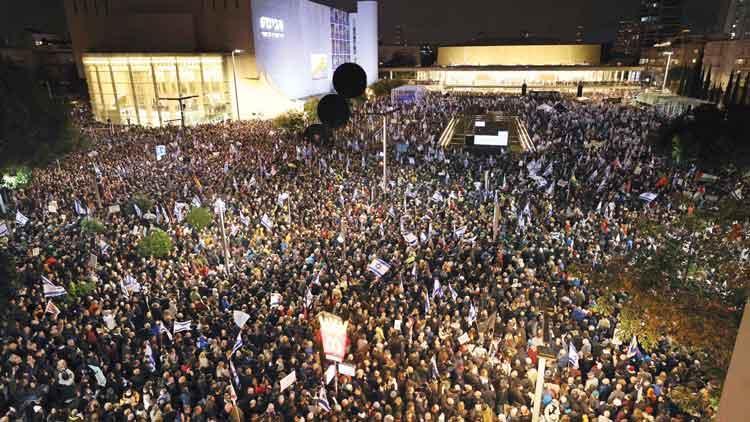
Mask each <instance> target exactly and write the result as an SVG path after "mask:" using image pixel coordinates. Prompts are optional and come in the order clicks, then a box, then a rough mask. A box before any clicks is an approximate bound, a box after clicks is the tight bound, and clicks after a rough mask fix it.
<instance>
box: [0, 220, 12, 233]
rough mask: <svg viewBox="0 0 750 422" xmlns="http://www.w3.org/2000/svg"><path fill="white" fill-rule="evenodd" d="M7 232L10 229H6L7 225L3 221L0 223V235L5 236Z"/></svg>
mask: <svg viewBox="0 0 750 422" xmlns="http://www.w3.org/2000/svg"><path fill="white" fill-rule="evenodd" d="M8 233H10V230H8V225H7V224H5V223H0V236H7V235H8Z"/></svg>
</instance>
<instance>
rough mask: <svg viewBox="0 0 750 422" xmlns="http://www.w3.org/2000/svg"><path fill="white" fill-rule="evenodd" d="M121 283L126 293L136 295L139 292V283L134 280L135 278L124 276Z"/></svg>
mask: <svg viewBox="0 0 750 422" xmlns="http://www.w3.org/2000/svg"><path fill="white" fill-rule="evenodd" d="M123 282H124V286H125V288H126V289H127V290H128V292H135V293H138V292H140V291H141V283H139V282H138V280H136V279H135V277H133V276H132V275H130V274H128V275H126V276H125V279H124V280H123Z"/></svg>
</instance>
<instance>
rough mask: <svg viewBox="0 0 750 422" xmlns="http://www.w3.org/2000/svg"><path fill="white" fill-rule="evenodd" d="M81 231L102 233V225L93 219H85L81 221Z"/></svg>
mask: <svg viewBox="0 0 750 422" xmlns="http://www.w3.org/2000/svg"><path fill="white" fill-rule="evenodd" d="M81 231H82V232H84V233H92V234H93V233H103V232H104V224H103V223H102V222H101V221H99V220H97V219H96V218H93V217H86V218H84V219H82V220H81Z"/></svg>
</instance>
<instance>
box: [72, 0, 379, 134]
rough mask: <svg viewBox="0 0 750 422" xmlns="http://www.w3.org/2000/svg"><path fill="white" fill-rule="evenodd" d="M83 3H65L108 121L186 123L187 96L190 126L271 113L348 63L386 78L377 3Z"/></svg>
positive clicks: (82, 68)
mask: <svg viewBox="0 0 750 422" xmlns="http://www.w3.org/2000/svg"><path fill="white" fill-rule="evenodd" d="M77 3H78V2H75V1H73V0H68V1H66V11H67V13H68V21H69V23H70V26H71V36H72V39H73V46H74V48H73V49H74V54H75V56H76V59H77V62H78V63H77V64H78V67H79V74H80V75H81V76H82V77H84V78H85V79H86V82H87V86H88V92H89V95H90V99H91V105H92V108H93V111H94V115H95V117H96V118H97V120H99V121H102V122H112V123H114V124H140V125H145V126H159V125H166V124H179V122H180V120H181V117H182V116H181V110H180V102H178V101H176V100H174V99H176V98H184V97H193V98H190V99H186V100H185V101H184V102H183V103H184V118H185V123H186V124H188V125H193V124H200V123H207V122H216V121H222V120H227V119H236V118H238V117H239V118H242V119H252V118H269V117H273V116H276V115H278V114H280V113H282V112H284V111H287V110H290V109H301V107H302V105H303V103H304V100H305V99H306V98H309V97H311V96H316V95H321V94H326V93H329V92H331V91H332V89H333V87H332V75H333V72H334V71H335V69H336V67H337V66H338V65H340V64H342V63H346V62H355V63H358V64H360V65H361V66H362V67H363V68H364V69H365V72H366V73H367V75H368V83H373V82H374V81H375V80H376V79H377V75H378V69H377V67H378V57H377V54H378V47H377V25H378V24H377V3H376V2H375V1H372V0H366V1H358V2H355V1H351V2H337V3H331V2H328V1H327V0H242V1H236V2H219V4H218V5H217V4H216V3H217V2H213V3H210V2H205V1H200V0H184V2H175V1H171V0H157V1H150V2H149V1H146V0H123V1H122V2H118V3H113V4H112V7H111V8H109V9H107V11H106V13H98V14H93V13H88V14H86V12H85V11H84V10H83V9H82V8H80V7H78V5H77ZM74 6H75V7H74ZM143 22H164V23H165V24H164V25H163V27H159V26H152V27H150V28H145V27H142V26H141V25H143ZM170 22H174V25H178V24H179V25H180V26H179V27H177V26H174V27H170ZM146 30H148V31H151V30H153V31H152V32H153V33H152V34H148V35H147V34H144V33H143V32H142V31H146ZM217 31H218V32H217ZM125 36H128V37H129V38H130V40H129V41H130V42H126V41H123V40H122V38H123V37H125Z"/></svg>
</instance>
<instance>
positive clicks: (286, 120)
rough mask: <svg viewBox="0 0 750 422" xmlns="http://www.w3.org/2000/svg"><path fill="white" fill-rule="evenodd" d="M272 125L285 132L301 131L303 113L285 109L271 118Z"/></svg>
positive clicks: (303, 126) (303, 125) (303, 118)
mask: <svg viewBox="0 0 750 422" xmlns="http://www.w3.org/2000/svg"><path fill="white" fill-rule="evenodd" d="M316 115H317V113H316ZM273 125H274V127H276V128H277V129H279V130H284V131H287V132H302V131H303V130H305V114H304V113H302V112H299V111H287V112H286V113H284V114H282V115H279V116H278V117H276V118H275V119H273Z"/></svg>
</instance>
